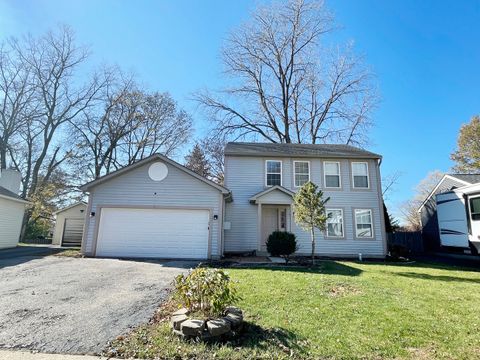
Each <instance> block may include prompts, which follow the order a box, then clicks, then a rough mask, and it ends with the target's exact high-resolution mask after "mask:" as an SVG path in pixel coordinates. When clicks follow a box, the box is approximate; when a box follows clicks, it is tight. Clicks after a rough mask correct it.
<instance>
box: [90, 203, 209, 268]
mask: <svg viewBox="0 0 480 360" xmlns="http://www.w3.org/2000/svg"><path fill="white" fill-rule="evenodd" d="M208 223H209V211H207V210H187V209H178V210H177V209H120V208H103V209H102V210H101V216H100V226H99V229H98V240H97V253H96V254H97V256H111V257H137V258H182V259H206V258H207V257H208V234H209V230H208Z"/></svg>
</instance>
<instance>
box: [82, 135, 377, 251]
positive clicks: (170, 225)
mask: <svg viewBox="0 0 480 360" xmlns="http://www.w3.org/2000/svg"><path fill="white" fill-rule="evenodd" d="M380 162H381V156H380V155H377V154H374V153H371V152H368V151H365V150H361V149H357V148H354V147H351V146H345V145H301V144H261V143H229V144H228V145H227V146H226V149H225V184H224V185H219V184H216V183H214V182H212V181H210V180H208V179H206V178H203V177H202V176H200V175H198V174H196V173H194V172H193V171H191V170H189V169H187V168H185V167H184V166H182V165H180V164H178V163H177V162H175V161H173V160H171V159H169V158H167V157H165V156H163V155H160V154H155V155H153V156H150V157H148V158H145V159H143V160H140V161H138V162H136V163H134V164H132V165H129V166H127V167H125V168H123V169H120V170H118V171H115V172H113V173H110V174H108V175H106V176H103V177H101V178H99V179H97V180H95V181H92V182H90V183H88V184H85V185H84V186H83V187H82V190H84V191H85V192H87V193H88V194H89V201H88V205H87V210H86V213H87V217H86V220H85V226H84V231H83V238H82V252H83V253H84V254H85V255H88V256H105V257H137V258H183V259H206V258H219V257H221V256H223V255H224V254H225V253H229V252H230V253H231V252H248V251H256V253H257V254H265V253H266V247H265V241H266V239H267V237H268V235H270V233H271V232H272V231H274V230H286V231H291V232H293V233H295V234H296V235H297V241H298V243H299V251H298V253H300V254H308V253H309V252H310V249H311V247H310V245H311V243H310V235H309V234H308V233H307V232H305V231H303V230H302V229H300V228H299V227H298V226H297V225H296V224H295V222H294V220H293V214H292V201H293V198H292V197H293V195H294V193H295V192H296V191H297V190H298V189H299V188H300V187H301V186H302V185H303V184H304V183H305V182H307V181H312V182H314V183H316V184H318V185H319V186H320V188H321V189H322V190H323V191H324V194H325V196H326V197H330V201H329V202H328V204H327V211H328V213H329V214H330V218H329V220H328V226H327V230H326V232H325V234H318V235H319V236H318V241H317V247H316V248H317V251H318V254H319V255H328V256H355V257H356V256H358V254H359V253H361V254H363V255H364V256H366V257H383V256H384V255H385V253H386V245H385V244H386V243H385V240H386V236H385V228H384V220H383V211H382V210H383V208H382V195H381V186H380V170H379V166H380Z"/></svg>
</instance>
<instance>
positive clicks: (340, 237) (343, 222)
mask: <svg viewBox="0 0 480 360" xmlns="http://www.w3.org/2000/svg"><path fill="white" fill-rule="evenodd" d="M325 211H326V213H327V214H328V212H329V211H340V212H341V213H342V235H341V236H336V235H328V223H327V229H326V231H325V235H326V237H327V238H330V239H343V238H344V237H345V218H344V216H343V215H344V214H343V209H341V208H328V209H325ZM327 222H328V220H327Z"/></svg>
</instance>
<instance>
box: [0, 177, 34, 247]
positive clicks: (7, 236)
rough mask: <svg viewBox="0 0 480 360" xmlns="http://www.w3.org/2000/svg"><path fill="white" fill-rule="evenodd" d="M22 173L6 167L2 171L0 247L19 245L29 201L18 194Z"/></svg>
mask: <svg viewBox="0 0 480 360" xmlns="http://www.w3.org/2000/svg"><path fill="white" fill-rule="evenodd" d="M20 180H21V177H20V173H19V172H18V171H15V170H10V169H4V170H2V171H1V172H0V249H6V248H12V247H15V246H17V244H18V240H19V239H20V232H21V229H22V222H23V214H24V213H25V205H26V204H28V202H27V201H25V200H24V199H22V198H21V197H20V196H18V195H17V194H18V191H19V190H20Z"/></svg>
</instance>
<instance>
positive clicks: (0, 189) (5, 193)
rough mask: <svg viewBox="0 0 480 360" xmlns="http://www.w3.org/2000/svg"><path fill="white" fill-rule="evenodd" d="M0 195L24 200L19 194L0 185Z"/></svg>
mask: <svg viewBox="0 0 480 360" xmlns="http://www.w3.org/2000/svg"><path fill="white" fill-rule="evenodd" d="M0 195H3V196H8V197H11V198H12V199H17V200H24V199H22V198H21V197H20V196H18V195H17V194H15V193H14V192H12V191H10V190H7V189H5V188H4V187H1V186H0Z"/></svg>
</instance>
